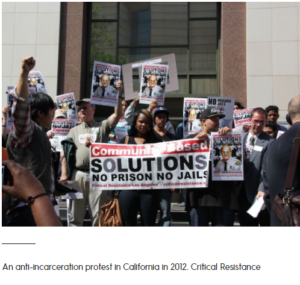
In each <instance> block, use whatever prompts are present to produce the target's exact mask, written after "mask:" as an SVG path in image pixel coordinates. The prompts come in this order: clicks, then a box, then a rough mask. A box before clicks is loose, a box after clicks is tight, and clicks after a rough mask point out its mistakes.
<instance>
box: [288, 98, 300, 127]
mask: <svg viewBox="0 0 300 285" xmlns="http://www.w3.org/2000/svg"><path fill="white" fill-rule="evenodd" d="M288 112H289V114H290V118H291V120H292V122H293V123H295V122H296V121H300V96H296V97H294V98H293V99H292V100H291V101H290V103H289V106H288Z"/></svg>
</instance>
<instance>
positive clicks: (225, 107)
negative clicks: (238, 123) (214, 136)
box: [207, 97, 235, 129]
mask: <svg viewBox="0 0 300 285" xmlns="http://www.w3.org/2000/svg"><path fill="white" fill-rule="evenodd" d="M234 102H235V99H234V98H224V97H207V107H215V108H216V109H218V110H219V113H221V114H224V115H225V118H223V119H220V122H219V127H220V128H224V127H228V128H230V129H231V128H232V124H233V108H234Z"/></svg>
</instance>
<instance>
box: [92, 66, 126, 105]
mask: <svg viewBox="0 0 300 285" xmlns="http://www.w3.org/2000/svg"><path fill="white" fill-rule="evenodd" d="M120 77H121V66H119V65H114V64H110V63H104V62H99V61H95V62H94V69H93V80H92V88H91V104H97V105H104V106H111V107H116V106H118V100H119V90H118V89H117V87H116V85H117V82H118V81H119V80H120Z"/></svg>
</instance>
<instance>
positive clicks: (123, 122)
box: [108, 100, 130, 143]
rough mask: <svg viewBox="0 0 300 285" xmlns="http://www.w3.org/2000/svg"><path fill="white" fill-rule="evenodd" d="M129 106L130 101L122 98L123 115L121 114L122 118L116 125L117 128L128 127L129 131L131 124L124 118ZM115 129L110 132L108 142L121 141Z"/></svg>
mask: <svg viewBox="0 0 300 285" xmlns="http://www.w3.org/2000/svg"><path fill="white" fill-rule="evenodd" d="M127 108H128V103H127V102H126V101H125V100H122V115H121V118H120V120H119V122H118V124H117V125H116V128H115V129H117V128H120V129H126V130H127V132H129V130H130V124H129V123H128V122H127V121H126V120H125V118H124V114H125V111H126V110H127ZM115 129H114V130H112V131H111V133H110V134H109V136H108V137H109V140H108V143H118V142H119V141H120V139H117V136H116V133H115Z"/></svg>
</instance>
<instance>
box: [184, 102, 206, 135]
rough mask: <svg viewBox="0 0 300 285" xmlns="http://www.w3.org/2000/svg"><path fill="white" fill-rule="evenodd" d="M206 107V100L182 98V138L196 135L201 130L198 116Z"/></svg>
mask: <svg viewBox="0 0 300 285" xmlns="http://www.w3.org/2000/svg"><path fill="white" fill-rule="evenodd" d="M206 107H207V99H206V98H184V104H183V137H184V138H186V137H187V136H189V135H191V134H197V133H199V132H200V131H201V130H202V126H201V120H200V115H201V113H202V112H203V111H204V109H205V108H206Z"/></svg>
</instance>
